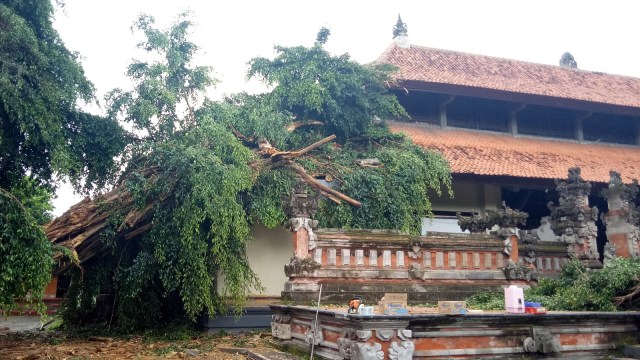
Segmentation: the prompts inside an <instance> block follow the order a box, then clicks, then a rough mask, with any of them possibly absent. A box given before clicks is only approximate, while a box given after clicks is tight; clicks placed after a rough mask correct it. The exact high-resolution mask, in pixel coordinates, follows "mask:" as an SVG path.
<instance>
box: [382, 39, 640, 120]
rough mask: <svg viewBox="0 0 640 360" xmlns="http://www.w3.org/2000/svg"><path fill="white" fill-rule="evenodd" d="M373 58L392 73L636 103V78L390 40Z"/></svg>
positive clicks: (639, 82)
mask: <svg viewBox="0 0 640 360" xmlns="http://www.w3.org/2000/svg"><path fill="white" fill-rule="evenodd" d="M376 62H382V63H390V64H393V65H395V66H397V67H399V72H398V73H397V75H396V76H397V79H398V80H402V81H418V82H422V83H425V84H447V85H456V86H465V87H471V88H481V89H489V90H498V91H506V92H510V93H519V94H526V95H535V96H543V97H552V98H563V99H569V100H578V101H587V102H595V103H600V104H609V105H614V106H624V107H633V108H640V79H638V78H632V77H626V76H620V75H611V74H604V73H599V72H593V71H586V70H579V69H569V68H563V67H560V66H552V65H543V64H534V63H529V62H525V61H518V60H510V59H504V58H496V57H491V56H484V55H475V54H468V53H462V52H456V51H449V50H441V49H434V48H428V47H420V46H415V45H411V47H410V48H401V47H399V46H397V45H395V44H392V45H391V46H390V47H389V48H388V49H387V50H386V51H385V52H384V53H383V54H382V55H381V56H380V57H379V58H378V59H377V60H376Z"/></svg>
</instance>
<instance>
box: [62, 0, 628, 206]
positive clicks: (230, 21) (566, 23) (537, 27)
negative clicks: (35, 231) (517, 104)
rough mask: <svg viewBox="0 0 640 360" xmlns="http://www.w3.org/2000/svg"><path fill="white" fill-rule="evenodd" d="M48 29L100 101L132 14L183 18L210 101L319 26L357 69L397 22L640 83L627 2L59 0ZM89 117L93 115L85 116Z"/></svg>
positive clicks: (465, 45) (473, 45)
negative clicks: (189, 24) (208, 83)
mask: <svg viewBox="0 0 640 360" xmlns="http://www.w3.org/2000/svg"><path fill="white" fill-rule="evenodd" d="M65 4H66V5H65V7H64V10H63V11H58V12H57V14H56V21H55V24H54V25H55V27H56V29H57V30H58V31H59V33H60V35H61V36H62V39H63V40H64V42H65V44H66V45H67V47H68V48H69V49H71V50H73V51H77V52H79V53H80V54H81V56H82V57H83V60H82V64H83V66H84V69H85V71H86V75H87V77H88V78H89V80H91V81H92V82H93V83H94V84H95V86H96V88H97V93H98V94H97V95H98V97H99V98H100V99H101V98H102V97H103V95H104V94H105V93H106V92H108V91H109V90H111V89H113V88H115V87H125V88H126V87H127V85H128V82H127V79H126V77H125V76H124V72H125V68H126V66H127V64H129V62H130V61H131V59H132V58H142V56H143V54H141V53H140V52H139V51H138V50H136V49H135V44H136V43H137V42H138V41H139V40H140V38H139V37H136V36H135V35H133V34H132V32H131V25H132V23H133V22H134V21H135V19H136V18H137V15H138V14H140V13H147V14H150V15H153V16H154V17H155V18H156V20H157V22H158V24H159V25H160V26H162V27H166V26H168V25H170V24H171V22H172V21H173V20H174V19H175V17H176V15H177V14H178V13H180V12H183V11H185V10H190V11H191V12H192V19H193V20H194V21H195V23H196V27H195V28H194V30H193V36H192V40H193V41H194V42H195V43H196V44H198V45H199V46H200V47H201V53H200V55H199V57H198V65H208V66H212V67H213V68H214V74H215V77H216V78H218V79H219V80H220V83H219V84H218V85H217V86H216V88H215V89H212V90H211V91H210V93H209V95H210V96H211V97H214V98H218V97H220V96H221V95H222V94H225V93H235V92H239V91H243V90H252V91H256V90H257V89H259V86H258V84H255V83H251V84H247V83H246V82H245V72H246V69H247V67H246V63H247V62H248V61H249V60H250V59H251V58H252V57H255V56H268V57H271V56H273V55H274V53H273V46H274V45H276V44H278V45H285V46H290V45H307V46H309V45H311V44H312V43H313V41H314V39H315V35H316V33H317V32H318V30H319V29H320V28H321V27H322V26H325V27H328V28H329V29H330V30H331V33H332V34H331V37H330V38H329V41H328V43H327V45H326V47H327V49H328V50H329V51H331V52H332V53H334V54H342V53H345V52H348V53H349V54H351V56H352V58H353V59H355V60H357V61H359V62H369V61H372V60H374V59H375V58H376V57H377V56H378V55H380V53H381V52H382V51H384V49H386V48H387V47H388V46H389V45H390V44H391V41H392V39H391V38H392V33H391V30H392V27H393V25H394V24H395V22H396V19H397V16H398V14H400V15H401V16H402V19H403V20H404V21H405V23H407V25H408V30H409V31H408V32H409V40H410V42H411V43H412V44H414V45H422V46H429V47H436V48H442V49H449V50H454V51H462V52H470V53H476V54H484V55H491V56H498V57H505V58H511V59H518V60H525V61H530V62H536V63H543V64H553V65H557V64H558V60H559V59H560V56H561V55H562V53H564V52H565V51H569V52H571V53H572V54H573V56H574V57H575V59H576V61H577V62H578V67H579V68H580V69H586V70H593V71H601V72H606V73H613V74H621V75H627V76H633V77H640V62H639V61H638V58H639V55H640V47H638V45H637V44H638V38H637V37H638V34H640V31H638V30H639V27H640V19H639V16H640V11H639V10H640V2H638V1H634V0H628V1H615V0H608V1H562V0H555V1H541V0H535V1H516V0H508V1H507V0H505V1H490V0H483V1H477V0H468V1H462V0H459V1H452V0H447V1H444V0H442V1H426V0H423V1H415V0H414V1H409V0H388V1H372V0H369V1H354V0H351V1H349V0H341V1H336V0H324V1H315V2H314V1H300V0H298V1H293V0H292V1H281V0H271V1H257V0H256V1H249V0H231V1H215V0H209V1H206V0H182V1H161V0H127V1H125V0H111V1H96V0H65ZM94 111H99V110H98V109H94ZM78 200H79V198H78V197H74V196H73V195H72V194H71V191H70V190H69V189H68V188H67V187H63V188H62V189H61V190H60V191H59V193H58V199H56V200H55V201H54V205H55V207H56V210H55V214H56V215H60V214H61V213H62V212H64V211H65V210H66V209H67V208H68V207H69V206H71V205H72V204H74V203H75V202H77V201H78Z"/></svg>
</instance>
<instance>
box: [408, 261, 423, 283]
mask: <svg viewBox="0 0 640 360" xmlns="http://www.w3.org/2000/svg"><path fill="white" fill-rule="evenodd" d="M408 272H409V279H422V276H424V270H422V268H421V267H420V264H416V263H412V264H411V265H410V266H409V270H408Z"/></svg>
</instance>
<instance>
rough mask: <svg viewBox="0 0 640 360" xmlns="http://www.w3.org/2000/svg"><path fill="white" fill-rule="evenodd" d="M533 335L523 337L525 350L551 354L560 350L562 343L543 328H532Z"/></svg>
mask: <svg viewBox="0 0 640 360" xmlns="http://www.w3.org/2000/svg"><path fill="white" fill-rule="evenodd" d="M532 332H533V337H528V338H526V339H524V342H523V344H522V345H523V347H524V350H525V351H526V352H539V353H543V354H552V353H559V352H562V345H560V340H559V339H558V337H557V336H553V334H551V332H549V330H547V329H544V328H533V330H532Z"/></svg>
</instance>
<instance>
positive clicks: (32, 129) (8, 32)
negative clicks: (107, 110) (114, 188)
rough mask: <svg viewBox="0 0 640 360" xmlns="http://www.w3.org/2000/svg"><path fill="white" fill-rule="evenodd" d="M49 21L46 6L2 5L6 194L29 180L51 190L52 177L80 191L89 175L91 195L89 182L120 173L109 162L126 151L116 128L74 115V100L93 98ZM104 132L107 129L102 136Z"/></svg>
mask: <svg viewBox="0 0 640 360" xmlns="http://www.w3.org/2000/svg"><path fill="white" fill-rule="evenodd" d="M52 16H53V6H52V5H51V2H50V0H34V1H10V0H5V1H0V119H1V120H2V126H1V127H0V188H3V189H8V188H11V187H13V186H15V185H16V184H18V183H19V182H20V181H22V180H21V179H22V177H23V176H25V175H27V174H29V175H30V176H31V177H32V178H33V179H37V180H38V182H39V184H41V185H44V184H47V185H49V186H51V185H53V174H54V173H55V172H58V173H61V174H64V175H69V176H70V177H71V180H72V181H73V183H74V184H75V185H76V186H77V187H78V188H80V187H81V186H82V180H83V176H85V175H87V174H88V173H91V174H92V177H91V178H89V179H88V181H89V182H87V183H85V185H86V186H87V188H89V189H90V188H91V186H92V185H93V184H92V183H91V181H94V180H96V181H97V180H99V179H103V178H109V177H110V176H112V175H113V172H115V171H117V165H116V164H115V163H114V161H113V156H115V155H116V154H118V153H119V152H120V151H121V150H122V147H123V146H124V141H122V136H123V132H122V131H121V129H120V127H119V126H118V124H117V123H115V122H109V121H108V120H106V119H101V118H98V117H95V116H91V115H88V114H85V113H82V112H81V111H79V110H77V108H76V102H77V101H78V100H84V101H89V100H91V99H92V93H93V86H92V85H91V83H90V82H89V81H87V80H86V78H85V76H84V72H83V70H82V68H81V66H80V63H79V61H78V55H77V54H75V53H72V52H71V51H69V50H68V49H66V48H65V47H64V44H63V42H62V40H61V39H60V37H59V35H58V33H57V32H56V31H55V30H54V29H53V27H52V24H51V18H52ZM105 128H106V129H109V130H112V131H110V132H108V133H107V132H104V133H103V130H105ZM87 129H92V130H93V131H86V130H87ZM103 136H105V137H106V138H108V140H104V138H103ZM114 140H115V141H114ZM94 155H98V156H97V157H94ZM104 181H105V180H102V184H103V183H104ZM99 185H100V184H99Z"/></svg>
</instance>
